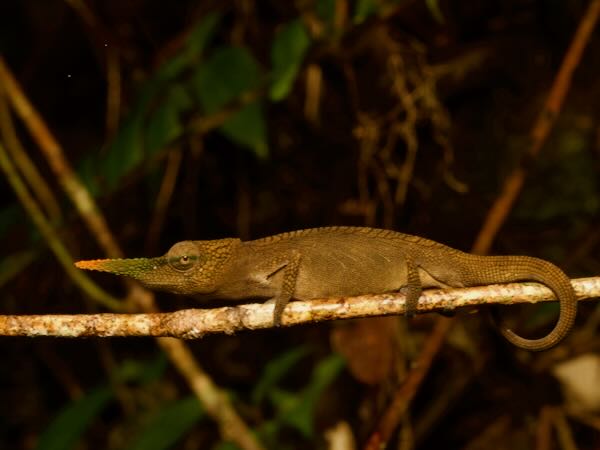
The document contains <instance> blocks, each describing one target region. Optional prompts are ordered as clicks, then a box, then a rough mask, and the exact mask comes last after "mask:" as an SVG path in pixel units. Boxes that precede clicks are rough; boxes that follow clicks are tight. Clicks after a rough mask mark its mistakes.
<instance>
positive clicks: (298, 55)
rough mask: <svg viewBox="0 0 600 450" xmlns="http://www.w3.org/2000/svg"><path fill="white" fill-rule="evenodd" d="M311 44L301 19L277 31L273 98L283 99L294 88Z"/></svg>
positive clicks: (273, 47)
mask: <svg viewBox="0 0 600 450" xmlns="http://www.w3.org/2000/svg"><path fill="white" fill-rule="evenodd" d="M309 45H310V37H309V35H308V32H307V31H306V28H305V27H304V24H303V23H302V22H301V21H300V20H299V19H297V20H294V21H293V22H290V23H288V24H287V25H285V26H284V27H283V28H282V30H281V31H280V32H279V33H277V35H276V36H275V40H274V41H273V46H272V47H271V66H272V75H271V76H272V80H271V89H270V91H269V96H270V98H271V100H273V101H279V100H282V99H284V98H285V97H287V95H288V93H289V92H290V91H291V90H292V87H293V86H294V81H295V80H296V77H297V75H298V71H299V70H300V66H301V65H302V61H303V60H304V55H305V54H306V50H308V47H309Z"/></svg>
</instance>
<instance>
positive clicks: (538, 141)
mask: <svg viewBox="0 0 600 450" xmlns="http://www.w3.org/2000/svg"><path fill="white" fill-rule="evenodd" d="M599 16H600V0H592V1H591V2H590V4H589V6H588V9H587V11H586V12H585V14H584V15H583V17H582V19H581V22H580V23H579V26H578V27H577V30H576V31H575V35H574V36H573V40H572V41H571V45H570V46H569V49H568V50H567V53H566V54H565V57H564V59H563V61H562V64H561V66H560V69H559V71H558V73H557V74H556V78H555V79H554V83H553V84H552V88H551V89H550V93H549V94H548V98H547V99H546V103H545V105H544V107H543V108H542V110H541V111H540V114H539V115H538V118H537V120H536V122H535V124H534V125H533V127H532V129H531V136H530V137H531V147H529V151H528V154H527V158H526V159H527V160H531V159H534V158H536V157H537V156H538V154H539V153H540V150H541V149H542V147H543V145H544V143H545V142H546V138H547V137H548V135H549V133H550V130H551V129H552V126H553V125H554V122H555V121H556V118H557V117H558V114H559V112H560V109H561V107H562V104H563V102H564V99H565V96H566V94H567V92H568V90H569V87H570V86H571V78H572V76H573V72H574V71H575V69H576V68H577V66H578V65H579V61H580V60H581V56H582V54H583V51H584V49H585V47H586V45H587V43H588V41H589V39H590V36H591V34H592V31H593V30H594V27H595V26H596V22H597V21H598V17H599ZM525 166H526V164H521V165H519V166H518V167H517V168H515V169H514V171H513V172H512V173H511V174H510V175H509V176H508V177H507V178H506V180H505V181H504V186H503V187H502V193H501V194H500V195H499V196H498V198H497V199H496V202H495V203H494V204H493V205H492V207H491V208H490V210H489V212H488V215H487V217H486V218H485V222H484V224H483V226H482V228H481V230H480V232H479V235H478V236H477V239H476V241H475V245H474V247H473V253H477V254H485V253H487V252H488V251H489V249H490V247H491V246H492V242H493V240H494V238H495V237H496V234H498V230H499V229H500V227H502V224H503V223H504V222H505V221H506V218H507V217H508V214H509V212H510V210H511V209H512V207H513V204H514V202H515V200H516V199H517V196H518V195H519V193H520V192H521V189H522V188H523V184H524V182H525V176H526V174H527V170H526V167H525Z"/></svg>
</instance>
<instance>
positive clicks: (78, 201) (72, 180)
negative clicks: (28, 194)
mask: <svg viewBox="0 0 600 450" xmlns="http://www.w3.org/2000/svg"><path fill="white" fill-rule="evenodd" d="M0 84H2V85H3V86H4V90H5V92H6V94H7V96H8V98H9V100H10V101H11V103H12V105H13V108H14V109H15V111H16V112H17V114H18V115H19V116H20V117H21V119H22V120H23V122H24V123H25V125H26V126H27V127H28V128H29V131H30V133H31V136H32V137H33V138H34V139H35V141H36V142H37V143H38V145H39V147H40V149H41V150H42V152H43V153H44V156H45V157H46V159H47V161H48V163H49V164H50V167H51V168H52V170H53V171H54V173H55V174H56V176H57V178H58V181H59V182H60V183H61V185H62V187H63V189H64V190H65V192H66V193H67V194H68V195H69V197H70V198H71V199H72V200H73V203H74V204H75V206H76V208H77V209H78V211H79V214H80V215H81V217H82V218H83V219H84V221H85V222H86V224H87V226H88V227H89V228H90V229H91V230H93V234H94V236H96V238H97V239H98V243H99V244H100V245H101V246H102V248H103V249H104V251H105V252H106V254H107V256H110V257H111V258H119V257H122V256H123V253H122V252H121V250H120V249H119V246H118V245H117V243H116V241H115V239H114V237H113V236H112V234H111V233H110V232H109V231H108V226H107V224H106V221H105V220H104V217H103V216H102V215H101V214H100V213H99V211H98V207H97V206H96V202H95V201H94V199H93V198H92V196H91V195H90V193H89V192H88V190H87V189H86V188H85V185H84V184H83V183H82V182H81V180H80V179H79V177H78V176H77V174H76V173H75V172H74V171H73V169H72V167H71V165H70V164H69V163H68V161H67V160H66V159H65V157H64V151H63V150H62V148H61V146H60V144H59V143H58V141H57V140H56V138H55V137H54V135H53V134H52V132H51V131H50V129H49V128H48V127H47V125H46V124H45V122H44V121H43V119H42V118H41V117H40V115H39V114H38V112H37V111H36V110H35V109H34V108H33V106H32V105H31V103H30V102H29V100H28V99H27V97H26V96H25V94H24V93H23V90H22V89H21V87H20V86H19V83H18V82H17V80H16V79H15V78H14V77H13V75H12V73H11V72H10V70H9V68H8V66H7V65H6V64H5V62H4V59H3V58H2V56H0Z"/></svg>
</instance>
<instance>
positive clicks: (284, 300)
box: [269, 250, 300, 327]
mask: <svg viewBox="0 0 600 450" xmlns="http://www.w3.org/2000/svg"><path fill="white" fill-rule="evenodd" d="M273 262H274V263H275V264H276V265H277V266H278V268H277V270H275V271H274V272H273V273H272V274H271V275H270V276H273V275H275V274H276V273H277V272H279V271H280V270H283V277H282V280H281V285H280V286H279V292H278V293H277V295H276V296H275V297H273V298H272V299H270V300H269V302H274V303H275V308H274V309H273V324H274V325H275V326H276V327H278V326H280V325H281V316H282V315H283V310H284V309H285V306H286V305H287V304H288V302H289V301H290V300H291V298H292V296H293V295H294V291H295V290H296V280H297V278H298V269H299V268H300V252H299V251H298V250H291V251H290V252H288V253H286V254H285V255H282V256H280V257H278V258H277V260H276V261H273Z"/></svg>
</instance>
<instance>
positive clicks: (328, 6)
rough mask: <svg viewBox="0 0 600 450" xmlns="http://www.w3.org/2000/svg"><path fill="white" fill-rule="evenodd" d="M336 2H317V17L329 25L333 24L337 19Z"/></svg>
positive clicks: (332, 0)
mask: <svg viewBox="0 0 600 450" xmlns="http://www.w3.org/2000/svg"><path fill="white" fill-rule="evenodd" d="M335 1H336V0H317V3H316V5H315V11H316V13H317V16H319V18H320V19H321V20H323V21H324V22H326V23H327V24H331V23H332V22H333V19H334V17H335Z"/></svg>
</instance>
